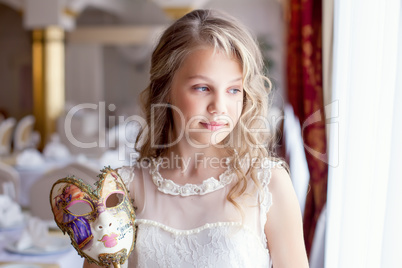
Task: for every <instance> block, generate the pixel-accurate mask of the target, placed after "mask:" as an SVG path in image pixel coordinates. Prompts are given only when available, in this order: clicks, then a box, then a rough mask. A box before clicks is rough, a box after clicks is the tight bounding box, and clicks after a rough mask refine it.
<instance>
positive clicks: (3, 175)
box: [0, 162, 21, 202]
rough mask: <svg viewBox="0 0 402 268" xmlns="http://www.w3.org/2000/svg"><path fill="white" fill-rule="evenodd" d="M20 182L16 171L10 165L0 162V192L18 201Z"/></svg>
mask: <svg viewBox="0 0 402 268" xmlns="http://www.w3.org/2000/svg"><path fill="white" fill-rule="evenodd" d="M20 183H21V182H20V176H19V174H18V172H17V171H16V170H15V169H14V168H13V167H12V166H9V165H7V164H4V163H2V162H0V194H4V195H8V196H10V198H11V199H13V200H15V201H17V202H18V200H19V194H20Z"/></svg>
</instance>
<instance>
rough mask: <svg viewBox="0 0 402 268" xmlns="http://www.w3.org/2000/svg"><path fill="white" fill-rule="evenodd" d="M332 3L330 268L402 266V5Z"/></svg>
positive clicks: (382, 0)
mask: <svg viewBox="0 0 402 268" xmlns="http://www.w3.org/2000/svg"><path fill="white" fill-rule="evenodd" d="M334 4H335V5H334V10H335V12H334V43H333V45H334V47H333V48H334V54H333V72H332V74H333V76H332V94H333V95H332V100H333V101H335V102H338V105H334V106H333V108H334V109H337V110H336V111H333V115H336V114H338V115H339V117H338V118H333V119H332V120H338V122H339V129H338V128H337V129H335V128H334V129H331V132H330V162H331V161H333V163H338V164H337V165H335V166H330V169H329V181H328V183H329V184H328V201H327V213H328V214H327V233H326V252H325V267H330V268H332V267H342V268H347V267H353V268H356V267H364V268H371V267H375V268H379V267H381V268H383V267H385V268H388V267H390V268H391V267H402V266H401V265H402V264H401V262H402V260H401V258H400V256H401V254H402V208H401V205H402V175H401V173H402V172H401V170H400V167H401V166H402V140H401V139H402V107H401V106H402V92H401V91H402V10H401V8H402V4H401V1H400V0H369V1H368V0H353V1H350V0H335V1H334ZM334 112H335V113H334ZM334 158H338V159H337V160H339V161H334ZM335 160H336V159H335ZM398 173H399V174H398ZM398 261H399V263H398Z"/></svg>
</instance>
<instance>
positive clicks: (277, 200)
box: [265, 168, 309, 268]
mask: <svg viewBox="0 0 402 268" xmlns="http://www.w3.org/2000/svg"><path fill="white" fill-rule="evenodd" d="M269 190H270V192H271V193H272V202H273V205H272V206H271V208H270V209H269V212H268V215H267V223H266V225H265V234H266V236H267V240H268V249H269V251H270V254H271V258H272V264H273V266H274V267H275V268H282V267H300V268H302V267H308V266H309V265H308V260H307V254H306V248H305V246H304V239H303V222H302V217H301V212H300V206H299V202H298V200H297V197H296V194H295V191H294V189H293V185H292V181H291V180H290V177H289V174H288V173H287V172H286V170H285V169H283V168H279V169H278V168H276V169H272V177H271V181H270V183H269Z"/></svg>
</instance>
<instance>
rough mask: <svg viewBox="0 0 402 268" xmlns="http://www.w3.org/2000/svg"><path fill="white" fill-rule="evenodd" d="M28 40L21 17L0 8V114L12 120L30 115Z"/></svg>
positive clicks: (28, 35) (6, 8) (30, 78)
mask: <svg viewBox="0 0 402 268" xmlns="http://www.w3.org/2000/svg"><path fill="white" fill-rule="evenodd" d="M31 59H32V53H31V36H30V32H28V31H25V30H24V29H23V27H22V16H21V14H19V13H17V12H16V11H15V10H13V9H11V8H9V7H8V6H5V5H2V4H0V112H1V113H4V114H5V115H6V116H12V117H15V118H16V119H20V118H22V117H23V116H24V115H27V114H30V113H32V109H33V99H32V96H33V94H32V65H31Z"/></svg>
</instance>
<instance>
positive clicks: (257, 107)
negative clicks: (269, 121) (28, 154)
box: [136, 10, 271, 207]
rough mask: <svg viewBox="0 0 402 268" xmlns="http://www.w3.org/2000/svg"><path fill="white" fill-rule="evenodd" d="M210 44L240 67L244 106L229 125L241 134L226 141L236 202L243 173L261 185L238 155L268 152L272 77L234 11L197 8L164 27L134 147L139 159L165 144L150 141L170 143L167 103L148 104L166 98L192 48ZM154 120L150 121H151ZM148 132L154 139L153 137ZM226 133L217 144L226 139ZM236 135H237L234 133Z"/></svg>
mask: <svg viewBox="0 0 402 268" xmlns="http://www.w3.org/2000/svg"><path fill="white" fill-rule="evenodd" d="M201 47H212V48H214V49H215V51H219V52H224V53H225V54H226V55H228V56H229V57H233V58H236V59H237V60H238V61H239V62H240V64H241V65H242V70H243V92H244V93H243V94H244V98H243V110H242V113H241V115H240V118H239V121H238V123H237V126H236V127H235V128H234V130H233V133H231V134H233V135H234V136H235V137H238V136H239V135H240V137H242V140H241V141H240V142H237V143H236V144H233V143H232V144H231V145H232V146H229V145H228V146H226V147H225V149H226V150H227V151H228V153H229V154H231V155H234V156H235V161H232V163H233V168H234V170H235V171H236V173H237V175H238V176H237V177H238V181H237V183H236V184H235V185H234V186H233V188H232V189H231V190H230V192H229V194H228V196H227V199H228V200H229V201H230V202H232V203H233V204H234V205H235V206H236V207H239V206H238V205H237V203H236V202H235V199H236V197H238V196H240V195H242V194H243V193H244V192H245V191H246V188H247V181H248V179H247V177H248V175H250V177H251V179H252V180H253V181H254V182H255V183H256V185H258V186H259V187H260V184H259V181H258V179H257V173H256V168H255V167H254V166H253V165H248V166H247V167H246V168H244V167H241V166H240V165H241V164H240V161H239V160H240V159H244V158H245V157H246V156H247V158H249V159H264V158H265V157H268V156H269V154H268V150H267V146H268V145H269V143H270V138H269V137H268V136H267V135H266V133H267V131H265V133H264V132H258V131H256V130H257V129H265V130H267V129H268V128H267V126H264V124H263V122H262V121H264V120H261V119H264V118H265V119H266V118H267V113H268V106H269V98H268V95H269V92H270V90H271V82H270V80H269V79H268V78H267V77H266V76H265V75H264V71H263V70H264V64H263V57H262V54H261V51H260V48H259V46H258V44H257V42H256V41H255V39H254V37H253V36H252V35H251V34H250V32H249V31H248V29H246V28H245V27H244V26H243V25H242V24H241V23H239V22H238V21H237V20H236V19H234V18H233V17H231V16H229V15H227V14H225V13H222V12H219V11H216V10H195V11H192V12H190V13H188V14H186V15H185V16H183V17H182V18H180V19H179V20H177V21H175V22H174V23H173V24H172V25H171V26H170V27H168V28H167V29H166V30H165V32H164V33H163V35H162V36H161V38H160V40H159V43H158V44H157V46H156V47H155V49H154V51H153V54H152V60H151V69H150V83H149V85H148V87H147V88H146V89H145V90H144V91H143V92H142V93H141V103H142V108H143V111H144V114H145V118H146V122H147V126H148V128H145V129H142V131H141V132H140V134H139V136H138V138H137V143H136V149H137V151H139V153H140V160H141V159H148V158H150V157H154V158H156V157H159V156H162V155H163V154H164V153H166V152H167V150H168V148H166V147H163V146H153V144H157V145H161V144H170V142H171V141H172V139H173V137H172V136H173V131H172V130H173V117H172V113H171V111H170V110H171V109H169V107H168V106H167V105H161V107H160V108H158V109H155V110H154V111H153V112H151V107H152V105H155V104H166V103H167V102H168V98H169V94H170V89H171V83H172V79H173V76H174V74H175V72H176V70H178V68H179V67H180V66H181V64H182V63H183V61H184V60H185V58H186V56H187V55H189V54H190V53H191V52H193V51H194V50H195V49H198V48H201ZM151 122H152V124H151ZM150 133H152V135H153V137H154V139H153V140H151V138H150ZM229 136H230V135H228V137H227V138H225V139H224V140H223V141H222V142H221V144H225V145H226V144H229V142H228V140H227V139H229V138H230V137H229ZM235 140H237V139H235Z"/></svg>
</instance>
